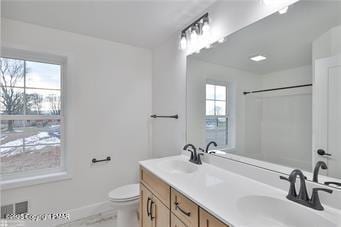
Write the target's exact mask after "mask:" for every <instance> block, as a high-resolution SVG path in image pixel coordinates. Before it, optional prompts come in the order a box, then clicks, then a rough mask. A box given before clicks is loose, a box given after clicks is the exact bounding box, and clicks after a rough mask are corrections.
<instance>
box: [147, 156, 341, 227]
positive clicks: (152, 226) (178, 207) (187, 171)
mask: <svg viewBox="0 0 341 227" xmlns="http://www.w3.org/2000/svg"><path fill="white" fill-rule="evenodd" d="M188 158H189V157H187V156H185V155H179V156H172V157H166V158H161V159H152V160H146V161H142V162H140V185H141V189H140V190H141V203H140V226H141V227H169V226H170V227H198V226H200V227H227V226H228V227H232V226H252V227H254V226H316V227H320V226H323V227H337V226H341V211H340V210H339V209H335V208H332V207H328V206H327V205H325V204H324V208H325V210H324V211H317V210H313V209H311V208H308V207H305V206H302V205H299V204H296V203H294V202H292V201H289V200H288V199H287V198H286V196H287V193H288V192H287V191H284V190H281V189H279V188H276V187H273V186H270V185H267V184H264V183H262V182H259V181H255V180H253V179H251V178H247V177H245V176H243V175H239V174H236V173H234V172H230V171H226V170H224V169H221V168H218V167H216V166H214V165H211V164H207V163H203V164H202V165H195V164H192V163H190V162H189V161H188ZM278 181H279V182H280V181H281V180H280V179H279V178H278ZM288 188H289V185H288ZM322 202H324V201H323V200H322ZM274 208H276V209H274ZM284 214H285V215H284Z"/></svg>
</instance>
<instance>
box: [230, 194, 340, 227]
mask: <svg viewBox="0 0 341 227" xmlns="http://www.w3.org/2000/svg"><path fill="white" fill-rule="evenodd" d="M237 206H238V210H239V212H240V214H241V215H242V219H243V220H244V221H245V225H243V226H252V227H260V226H262V227H264V226H268V227H275V226H276V227H284V226H286V227H288V226H290V227H303V226H309V227H322V226H323V227H337V225H336V224H335V223H332V222H331V221H329V220H328V219H326V218H325V217H323V216H322V214H321V215H320V214H319V213H318V212H321V211H315V210H310V208H306V207H303V206H301V205H299V204H295V203H294V202H291V201H289V200H285V198H284V199H283V200H282V199H277V198H274V197H269V196H245V197H242V198H240V199H239V200H238V202H237ZM322 212H323V211H322Z"/></svg>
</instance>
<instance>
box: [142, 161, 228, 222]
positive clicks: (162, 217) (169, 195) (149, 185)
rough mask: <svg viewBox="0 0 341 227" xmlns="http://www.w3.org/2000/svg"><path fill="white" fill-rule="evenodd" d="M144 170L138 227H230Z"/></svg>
mask: <svg viewBox="0 0 341 227" xmlns="http://www.w3.org/2000/svg"><path fill="white" fill-rule="evenodd" d="M189 166H190V165H189ZM147 168H148V167H147V166H146V168H144V167H143V164H142V165H141V169H140V183H141V184H140V190H141V202H140V226H141V227H169V226H171V227H196V226H202V227H229V225H227V224H225V223H223V222H222V221H220V220H219V219H218V218H216V217H215V216H214V215H213V214H211V213H210V212H208V211H206V210H205V209H204V208H202V207H200V206H199V205H198V204H196V203H195V202H193V201H192V200H191V199H189V198H188V197H186V195H184V194H182V193H181V192H179V191H177V189H176V188H175V187H172V186H170V185H169V184H167V183H166V182H164V181H163V180H161V179H160V178H159V177H157V176H156V175H155V174H153V173H152V172H150V171H149V170H148V169H147ZM185 168H186V167H185Z"/></svg>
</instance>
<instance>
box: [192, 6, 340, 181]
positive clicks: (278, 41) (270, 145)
mask: <svg viewBox="0 0 341 227" xmlns="http://www.w3.org/2000/svg"><path fill="white" fill-rule="evenodd" d="M210 141H215V142H216V143H217V147H214V146H213V147H211V148H210V149H214V150H213V151H211V152H210V153H212V154H214V155H217V156H219V157H222V158H230V159H236V160H239V161H241V160H242V162H245V163H251V164H253V165H259V166H261V167H265V168H268V169H271V170H275V171H277V172H283V173H287V174H288V173H289V172H288V171H289V170H292V169H293V168H299V169H302V170H305V171H307V172H312V171H313V168H314V166H315V164H316V162H318V161H324V162H326V163H327V166H328V169H327V170H324V171H321V174H324V175H326V176H327V177H326V178H327V179H328V177H331V178H333V180H335V181H338V182H341V3H340V2H337V1H300V2H297V3H295V4H293V5H291V6H290V7H289V9H288V11H287V13H284V14H280V13H275V14H273V15H270V16H268V17H266V18H264V19H262V20H260V21H258V22H256V23H254V24H252V25H250V26H248V27H246V28H243V29H242V30H239V31H237V32H236V33H234V34H232V35H230V36H228V37H225V40H224V42H223V43H215V44H214V45H213V46H212V47H211V48H210V49H204V50H201V52H200V53H195V54H192V55H190V56H188V57H187V142H189V143H193V144H196V145H197V146H200V147H205V146H206V144H207V143H209V142H210ZM322 183H323V182H322ZM334 186H337V185H334Z"/></svg>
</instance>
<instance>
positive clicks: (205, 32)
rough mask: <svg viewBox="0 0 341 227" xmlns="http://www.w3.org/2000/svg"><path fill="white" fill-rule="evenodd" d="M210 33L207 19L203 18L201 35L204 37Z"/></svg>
mask: <svg viewBox="0 0 341 227" xmlns="http://www.w3.org/2000/svg"><path fill="white" fill-rule="evenodd" d="M209 31H210V24H209V20H208V17H205V18H204V19H203V25H202V34H203V35H204V36H205V35H208V33H209Z"/></svg>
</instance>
